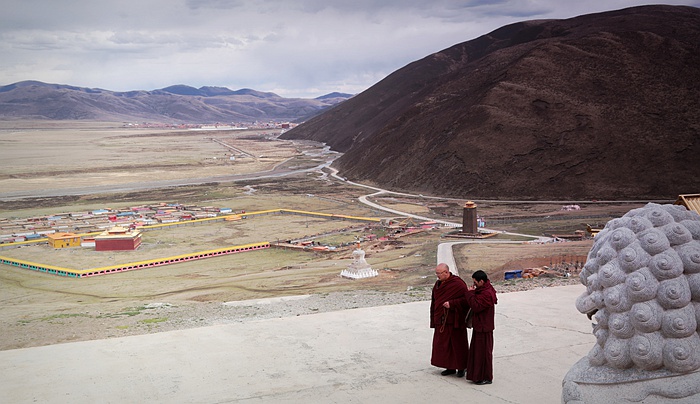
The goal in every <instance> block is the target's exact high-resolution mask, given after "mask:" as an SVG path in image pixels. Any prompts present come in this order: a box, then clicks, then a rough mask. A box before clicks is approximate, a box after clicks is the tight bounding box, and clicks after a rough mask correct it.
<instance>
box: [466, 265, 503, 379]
mask: <svg viewBox="0 0 700 404" xmlns="http://www.w3.org/2000/svg"><path fill="white" fill-rule="evenodd" d="M472 280H473V281H474V286H473V287H470V288H469V289H468V290H467V293H466V299H467V303H468V304H469V307H470V308H471V310H472V325H473V330H472V343H471V347H470V349H469V361H468V363H467V380H471V381H473V382H474V383H476V384H491V382H492V381H493V330H494V329H495V328H496V327H495V316H496V303H498V299H496V289H494V288H493V286H491V282H490V281H489V279H488V276H487V275H486V273H485V272H484V271H476V272H474V274H473V275H472Z"/></svg>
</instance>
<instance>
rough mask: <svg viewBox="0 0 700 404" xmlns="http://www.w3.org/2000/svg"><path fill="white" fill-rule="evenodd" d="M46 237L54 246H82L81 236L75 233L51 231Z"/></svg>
mask: <svg viewBox="0 0 700 404" xmlns="http://www.w3.org/2000/svg"><path fill="white" fill-rule="evenodd" d="M46 237H47V238H48V239H49V245H50V246H51V247H53V248H69V247H80V236H79V235H77V234H74V233H51V234H47V235H46Z"/></svg>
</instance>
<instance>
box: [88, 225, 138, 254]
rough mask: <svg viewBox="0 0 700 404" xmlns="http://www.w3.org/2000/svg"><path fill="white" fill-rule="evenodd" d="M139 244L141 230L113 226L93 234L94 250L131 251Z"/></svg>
mask: <svg viewBox="0 0 700 404" xmlns="http://www.w3.org/2000/svg"><path fill="white" fill-rule="evenodd" d="M140 245H141V232H140V231H138V230H129V229H126V228H124V227H120V226H115V227H112V228H111V229H110V230H107V231H105V232H103V233H101V234H99V235H97V236H95V251H131V250H135V249H137V248H138V247H139V246H140Z"/></svg>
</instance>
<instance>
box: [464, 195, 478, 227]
mask: <svg viewBox="0 0 700 404" xmlns="http://www.w3.org/2000/svg"><path fill="white" fill-rule="evenodd" d="M462 233H464V234H479V229H478V222H477V218H476V204H475V203H474V202H472V201H467V203H465V204H464V211H463V212H462Z"/></svg>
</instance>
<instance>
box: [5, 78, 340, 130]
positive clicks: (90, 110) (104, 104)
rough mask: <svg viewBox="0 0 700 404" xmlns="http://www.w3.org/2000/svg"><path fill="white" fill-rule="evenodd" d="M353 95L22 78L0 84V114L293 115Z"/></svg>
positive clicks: (162, 118)
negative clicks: (110, 86)
mask: <svg viewBox="0 0 700 404" xmlns="http://www.w3.org/2000/svg"><path fill="white" fill-rule="evenodd" d="M350 97H351V95H349V94H338V93H333V95H332V96H331V95H330V94H329V95H328V96H322V97H318V98H315V99H305V98H284V97H280V96H279V95H277V94H274V93H263V92H259V91H255V90H250V89H241V90H237V91H233V90H230V89H228V88H225V87H202V88H199V89H197V88H194V87H189V86H185V85H175V86H170V87H166V88H163V89H160V90H153V91H128V92H116V91H109V90H103V89H99V88H83V87H75V86H69V85H61V84H48V83H42V82H39V81H22V82H19V83H14V84H10V85H7V86H2V87H0V118H1V119H55V120H63V119H74V120H99V121H117V122H118V121H151V122H168V123H213V122H254V121H269V120H275V121H294V120H299V119H301V118H304V117H307V116H312V115H317V114H318V113H319V112H321V111H322V110H324V109H326V108H328V107H329V106H332V105H335V104H337V103H339V102H342V101H344V100H345V99H347V98H350Z"/></svg>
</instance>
